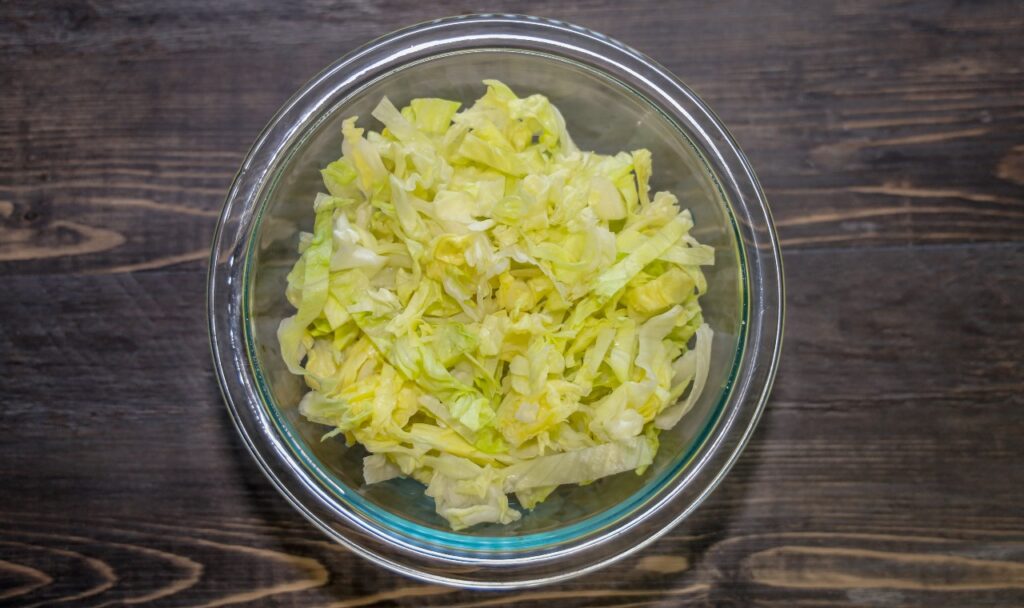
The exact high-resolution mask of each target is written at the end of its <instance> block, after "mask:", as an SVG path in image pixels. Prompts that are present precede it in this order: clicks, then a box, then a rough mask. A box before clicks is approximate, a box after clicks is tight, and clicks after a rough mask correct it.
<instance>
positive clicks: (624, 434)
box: [278, 80, 714, 530]
mask: <svg viewBox="0 0 1024 608" xmlns="http://www.w3.org/2000/svg"><path fill="white" fill-rule="evenodd" d="M485 84H486V85H487V92H486V94H485V95H484V96H483V97H481V98H480V99H478V100H477V101H476V102H475V103H474V104H473V105H472V106H471V107H469V108H467V109H463V110H462V111H459V110H460V108H461V104H459V103H458V102H454V101H447V100H444V99H413V100H412V101H411V102H410V103H409V105H407V106H406V107H404V108H401V109H399V108H396V107H395V106H394V105H393V104H392V103H391V102H390V101H389V100H388V99H387V98H384V99H383V100H381V102H380V104H379V105H378V106H377V107H376V109H375V110H374V111H373V113H372V114H373V117H374V118H376V119H377V120H378V121H380V123H381V124H382V125H383V128H382V130H381V131H380V132H373V131H369V132H367V131H365V130H364V129H362V128H358V127H357V126H356V118H355V117H352V118H348V119H346V120H345V121H344V123H343V126H342V135H343V138H344V141H343V144H342V156H341V158H339V159H338V160H336V161H334V162H332V163H330V164H328V165H327V166H326V167H325V168H324V169H323V170H322V171H321V174H322V176H323V182H324V189H325V190H326V193H324V194H320V195H318V196H317V199H316V201H315V202H314V211H315V212H316V221H315V222H314V226H313V232H312V234H303V235H301V238H300V239H299V252H300V254H301V256H300V258H299V260H298V262H296V264H295V267H294V268H293V269H292V271H291V272H290V273H289V275H288V287H287V291H286V295H287V297H288V299H289V301H290V302H291V303H292V304H293V305H294V306H295V308H296V312H295V314H294V315H293V316H291V317H289V318H287V319H285V320H284V321H282V323H281V326H280V328H279V330H278V336H279V340H280V345H281V355H282V357H283V358H284V361H285V363H286V364H287V366H288V369H289V370H291V371H292V372H293V373H295V374H299V375H302V376H303V377H304V379H305V381H306V383H307V384H308V386H309V388H310V391H309V392H308V393H307V394H306V395H305V397H303V399H302V401H301V403H300V404H299V412H300V413H301V414H302V415H303V416H305V417H306V418H307V419H308V420H310V421H312V422H315V423H318V424H323V425H325V426H327V427H330V431H329V432H327V433H326V435H325V440H326V439H327V438H328V437H333V436H335V435H342V436H343V437H344V439H345V440H346V441H347V442H349V444H353V443H359V444H361V445H362V446H364V447H365V448H366V450H367V451H368V452H369V453H370V455H369V456H367V457H366V458H365V461H364V470H363V476H364V480H365V482H366V483H368V484H370V483H379V482H383V481H386V480H389V479H393V478H395V477H403V476H404V477H411V478H413V479H416V480H418V481H420V482H422V483H423V484H424V485H425V486H426V490H425V493H426V495H428V496H430V497H432V498H433V499H434V502H435V504H436V509H437V512H438V513H439V514H440V515H441V516H442V517H444V518H445V519H446V520H447V521H448V523H449V524H450V525H451V527H452V528H453V529H456V530H458V529H462V528H466V527H469V526H473V525H476V524H481V523H500V524H507V523H511V522H514V521H517V520H518V519H520V517H521V516H522V514H521V512H520V510H518V509H517V508H516V507H515V506H514V505H513V504H510V503H509V496H508V495H509V494H513V495H515V497H516V501H517V502H518V505H519V506H520V507H521V508H523V509H532V508H534V507H535V506H536V505H537V504H539V503H540V502H542V501H543V500H544V499H546V498H547V497H548V496H549V495H550V494H551V493H552V492H553V491H554V490H555V489H556V488H557V487H558V486H561V485H565V484H578V483H588V482H591V481H594V480H597V479H600V478H602V477H607V476H609V475H615V474H618V473H623V472H626V471H635V472H636V473H637V474H640V473H642V472H643V471H644V470H645V469H646V468H647V467H648V466H649V465H650V464H651V463H652V462H653V460H654V455H655V453H656V451H657V449H658V433H659V432H660V431H661V430H666V429H671V428H672V427H673V426H675V424H676V423H677V422H678V421H679V420H680V419H681V418H682V417H683V416H684V415H685V414H686V413H687V412H688V411H690V409H691V408H692V407H693V406H694V404H695V403H696V401H697V399H698V398H699V397H700V394H701V392H702V391H703V389H704V385H705V384H706V378H707V374H708V367H709V364H710V356H711V343H712V332H711V329H710V328H708V326H707V325H706V324H705V323H704V322H703V317H702V315H701V309H700V305H699V302H698V297H699V296H700V295H702V294H703V293H704V292H705V291H706V290H707V282H706V280H705V278H704V275H703V273H702V271H701V266H706V265H710V264H713V263H714V250H713V249H712V248H710V247H707V246H704V245H701V244H699V243H697V241H696V240H695V239H694V238H693V237H692V236H690V234H689V232H690V229H691V228H692V226H693V221H692V219H691V217H690V213H689V211H686V210H680V208H679V206H678V201H677V200H676V198H675V197H674V196H673V195H672V194H670V193H668V192H656V193H654V194H653V195H652V194H651V192H650V181H651V179H652V159H651V154H650V152H648V151H647V150H636V151H634V152H632V153H618V154H616V155H614V156H605V155H601V154H597V153H594V152H584V151H580V150H579V148H577V147H576V145H575V144H574V143H573V141H572V140H571V139H570V137H569V133H568V131H567V130H566V123H565V120H564V118H563V117H562V115H561V113H560V112H559V111H558V109H557V108H556V107H555V106H554V105H552V104H551V103H550V102H549V101H548V100H547V98H545V97H544V96H542V95H531V96H529V97H525V98H520V97H517V96H516V95H515V93H513V92H512V91H511V90H510V89H509V88H508V87H507V86H505V85H504V84H502V83H500V82H497V81H493V80H489V81H485ZM691 341H692V342H693V347H692V348H690V346H689V344H690V342H691Z"/></svg>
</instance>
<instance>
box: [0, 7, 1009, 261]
mask: <svg viewBox="0 0 1024 608" xmlns="http://www.w3.org/2000/svg"><path fill="white" fill-rule="evenodd" d="M487 8H488V10H495V11H513V12H527V13H535V14H539V15H543V16H549V17H555V18H560V19H566V20H569V21H572V22H576V23H579V24H581V25H585V26H589V27H592V28H594V29H596V30H598V31H602V32H605V33H607V34H609V35H611V36H614V37H616V38H619V39H620V40H622V41H624V42H626V43H627V44H630V45H633V46H635V47H636V48H638V49H640V50H642V51H644V52H647V53H649V54H650V55H652V56H653V57H654V58H655V59H657V60H658V61H661V62H663V63H665V64H666V65H667V67H669V68H670V69H671V70H673V71H674V72H675V73H676V74H678V75H679V76H680V77H681V78H682V79H683V80H684V81H686V82H687V83H688V84H690V85H691V86H692V87H693V88H694V89H695V90H696V91H697V92H698V93H699V94H701V95H702V96H703V97H704V98H705V100H706V101H707V102H708V103H709V104H710V105H711V106H712V107H713V108H714V109H715V111H716V112H717V113H719V114H720V115H721V116H722V118H723V120H724V121H725V123H726V124H727V125H729V127H730V128H731V129H732V130H733V132H734V133H735V135H736V137H737V139H738V140H739V142H740V144H741V145H742V146H743V147H744V149H745V150H746V151H747V153H748V155H749V156H750V158H751V160H752V162H753V164H754V166H755V167H756V168H757V170H758V173H759V175H760V177H761V180H762V182H763V183H764V186H765V188H766V190H767V193H768V195H769V198H770V200H771V201H772V206H773V211H774V212H775V216H776V218H777V219H778V221H779V226H780V232H781V235H782V238H783V242H784V243H785V244H786V246H787V247H788V248H790V249H806V248H817V247H836V246H841V247H864V246H872V245H916V244H936V243H966V242H1011V241H1019V240H1020V238H1021V235H1022V234H1024V172H1022V171H1024V169H1022V164H1021V156H1022V153H1021V141H1022V140H1024V88H1022V87H1021V86H1020V83H1021V82H1022V81H1024V61H1022V59H1021V58H1022V57H1024V36H1020V31H1021V30H1022V29H1024V5H1022V4H1021V3H1019V2H1011V1H1004V2H985V3H980V4H975V3H969V4H961V3H957V2H953V1H949V2H945V1H944V2H923V3H909V4H906V3H902V4H901V3H895V4H891V3H879V2H866V3H857V4H849V3H842V2H837V3H809V4H808V3H792V2H775V3H767V4H766V3H761V2H723V3H715V4H711V5H706V6H700V7H692V6H687V5H664V4H663V3H661V2H654V1H653V0H651V1H644V2H636V3H631V4H630V6H629V7H625V6H619V5H617V4H616V3H612V2H599V1H585V2H569V3H563V4H561V5H559V7H558V8H557V9H556V8H554V7H553V6H552V5H550V4H549V3H544V2H539V1H531V2H523V3H515V2H498V3H492V4H490V5H488V7H487ZM480 9H481V7H479V6H476V5H474V4H472V3H466V2H461V1H457V2H447V3H441V4H440V5H434V4H429V3H413V2H401V1H394V0H391V1H386V2H350V3H331V2H312V3H309V2H301V3H300V2H273V3H250V2H241V1H234V2H225V3H217V4H216V5H212V6H211V5H209V4H207V3H197V2H184V3H175V5H174V6H173V7H172V6H170V5H167V6H164V5H161V4H159V3H134V2H113V3H102V4H99V3H96V4H93V3H91V2H88V1H86V0H67V1H61V2H55V3H38V4H37V3H9V4H5V5H4V6H3V7H0V52H2V53H3V55H4V57H6V58H7V60H5V61H4V62H3V63H2V64H0V88H2V89H3V90H4V91H5V95H3V96H2V98H0V270H2V271H4V272H7V273H14V272H16V273H28V274H31V273H38V272H79V271H88V272H128V271H132V270H143V269H153V268H163V267H177V266H186V267H190V268H199V267H201V266H202V265H203V263H204V262H203V258H204V255H203V252H204V251H205V250H206V248H207V246H208V243H209V237H210V235H211V233H212V230H213V225H214V222H215V216H216V214H217V212H218V210H219V207H220V204H221V202H222V200H223V197H224V194H225V192H226V190H227V187H228V185H229V183H230V181H231V178H232V177H233V175H234V172H235V170H236V169H237V167H238V166H239V164H240V162H241V159H242V157H243V155H244V153H245V151H246V149H247V148H248V146H249V145H250V143H251V142H252V141H253V140H254V139H255V137H256V134H257V133H258V131H259V129H260V128H261V127H262V125H263V124H264V122H265V121H267V120H268V119H269V118H270V117H271V116H272V115H273V113H274V111H275V110H276V108H277V107H278V106H279V105H280V104H281V103H283V102H284V100H285V99H287V97H288V96H289V95H290V94H291V93H292V92H293V91H295V90H296V89H297V88H298V87H299V86H300V85H301V84H302V83H303V81H304V80H306V79H307V78H309V77H311V76H312V75H314V74H315V73H316V72H317V71H319V70H320V69H321V68H322V67H324V66H325V65H327V64H328V63H330V62H331V61H333V60H334V59H336V58H337V57H339V56H341V55H343V54H344V53H346V52H348V51H350V50H352V49H354V48H355V47H356V46H358V45H360V44H362V43H364V42H366V41H368V40H370V39H372V38H374V37H376V36H379V35H382V34H384V33H387V32H389V31H391V30H394V29H396V28H398V27H401V26H403V25H407V24H410V23H415V22H417V21H422V20H426V19H431V18H435V17H438V16H442V15H447V14H458V13H463V12H472V11H473V10H480ZM880 41H884V44H881V43H880Z"/></svg>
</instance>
